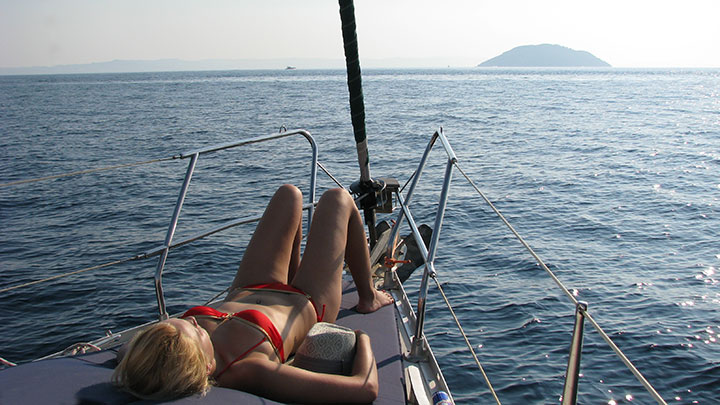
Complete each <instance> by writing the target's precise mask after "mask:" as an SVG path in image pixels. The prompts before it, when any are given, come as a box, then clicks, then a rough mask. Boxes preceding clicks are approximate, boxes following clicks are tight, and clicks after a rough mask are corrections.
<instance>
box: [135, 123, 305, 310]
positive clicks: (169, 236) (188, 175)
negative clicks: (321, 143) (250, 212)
mask: <svg viewBox="0 0 720 405" xmlns="http://www.w3.org/2000/svg"><path fill="white" fill-rule="evenodd" d="M293 135H302V136H303V137H305V139H307V141H308V142H309V143H310V146H311V148H312V164H311V167H310V192H309V195H308V200H309V206H307V205H306V206H305V207H306V208H307V209H308V222H307V223H308V227H309V226H310V223H311V222H312V214H313V205H312V203H313V202H314V201H315V181H316V179H317V166H318V165H317V161H318V148H317V144H316V143H315V139H314V138H313V137H312V135H311V134H310V132H308V131H306V130H303V129H295V130H291V131H284V132H280V133H277V134H271V135H265V136H259V137H256V138H251V139H246V140H240V141H236V142H230V143H225V144H219V145H214V146H210V147H208V148H203V149H199V150H195V151H192V152H188V153H182V154H180V156H179V158H181V159H186V158H190V163H189V164H188V167H187V170H186V172H185V178H184V179H183V183H182V187H181V188H180V193H179V195H178V199H177V202H176V203H175V209H174V211H173V215H172V218H171V220H170V226H169V227H168V230H167V233H166V235H165V242H164V243H163V245H162V246H161V247H160V248H158V249H155V250H154V251H151V252H148V253H152V254H158V252H159V254H160V258H159V259H158V264H157V268H156V270H155V295H156V297H157V302H158V312H159V319H160V320H165V319H167V318H168V317H169V315H168V313H167V308H166V306H165V295H164V293H163V287H162V275H163V269H164V268H165V262H166V260H167V257H168V254H169V253H170V249H172V248H173V247H177V246H180V245H182V244H185V243H189V242H191V241H192V240H196V239H200V238H201V237H205V236H208V235H210V234H212V233H215V232H219V231H220V230H223V229H227V228H229V227H231V226H235V225H239V224H240V223H245V222H248V221H235V223H228V224H224V225H222V226H220V227H217V228H216V229H215V230H211V231H209V232H203V233H201V234H199V235H197V236H195V237H193V238H189V239H188V240H185V241H183V243H178V244H173V237H174V236H175V229H176V228H177V222H178V219H179V218H180V211H181V210H182V206H183V203H184V201H185V196H186V195H187V192H188V188H189V186H190V180H191V179H192V175H193V172H194V171H195V166H196V165H197V162H198V159H199V158H200V156H201V155H206V154H209V153H213V152H219V151H223V150H227V149H232V148H236V147H239V146H244V145H250V144H254V143H260V142H267V141H271V140H275V139H280V138H285V137H289V136H293ZM308 231H309V229H308Z"/></svg>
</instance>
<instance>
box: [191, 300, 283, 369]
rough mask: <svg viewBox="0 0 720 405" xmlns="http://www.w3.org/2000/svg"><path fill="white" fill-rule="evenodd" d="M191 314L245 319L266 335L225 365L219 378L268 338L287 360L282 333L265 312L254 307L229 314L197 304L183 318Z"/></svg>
mask: <svg viewBox="0 0 720 405" xmlns="http://www.w3.org/2000/svg"><path fill="white" fill-rule="evenodd" d="M189 316H210V317H213V318H218V319H237V320H241V321H245V323H247V324H248V325H252V326H253V327H255V328H256V329H257V330H259V331H260V332H262V333H263V334H264V335H265V337H263V338H262V339H261V340H260V341H259V342H258V343H257V344H255V345H254V346H253V347H251V348H250V349H248V350H247V351H246V352H245V353H243V354H241V355H240V356H238V357H236V358H235V360H233V361H232V362H230V364H228V365H227V366H225V368H224V369H222V370H221V371H220V372H219V373H218V374H217V378H219V377H220V376H221V375H222V374H223V373H224V372H225V371H227V369H229V368H230V366H232V365H233V364H235V363H237V362H238V361H240V360H241V359H242V358H243V357H245V356H247V355H248V354H249V353H250V352H252V351H253V350H255V348H256V347H258V346H260V344H261V343H263V342H264V341H265V340H268V341H269V342H270V344H271V345H272V346H273V348H274V349H275V352H276V353H277V354H278V357H280V361H282V362H283V363H284V362H285V352H284V350H283V339H282V335H280V332H278V330H277V328H276V327H275V325H274V324H273V323H272V321H271V320H270V318H268V317H267V315H265V314H263V313H262V312H260V311H256V310H254V309H246V310H244V311H240V312H236V313H234V314H228V313H225V312H220V311H218V310H217V309H215V308H211V307H206V306H197V307H192V308H190V309H188V310H187V311H186V312H185V313H184V314H183V315H182V316H181V318H187V317H189Z"/></svg>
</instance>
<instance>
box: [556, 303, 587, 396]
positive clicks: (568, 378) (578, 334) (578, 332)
mask: <svg viewBox="0 0 720 405" xmlns="http://www.w3.org/2000/svg"><path fill="white" fill-rule="evenodd" d="M587 309H588V304H587V302H583V301H579V302H578V303H577V305H576V306H575V327H574V328H573V334H572V342H571V343H570V356H568V365H567V372H566V373H565V387H564V388H563V395H562V404H563V405H575V404H576V403H577V393H578V379H579V377H580V357H582V345H583V333H584V332H583V331H584V330H585V312H586V311H587Z"/></svg>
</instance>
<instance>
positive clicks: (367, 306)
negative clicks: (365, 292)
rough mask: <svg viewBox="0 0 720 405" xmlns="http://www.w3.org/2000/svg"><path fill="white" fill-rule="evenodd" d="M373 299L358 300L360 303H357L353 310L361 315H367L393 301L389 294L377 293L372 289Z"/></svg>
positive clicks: (377, 291)
mask: <svg viewBox="0 0 720 405" xmlns="http://www.w3.org/2000/svg"><path fill="white" fill-rule="evenodd" d="M373 293H374V297H372V298H371V299H367V300H364V299H362V298H360V302H358V304H357V306H356V307H355V309H356V310H357V311H358V312H360V313H361V314H368V313H370V312H375V311H377V310H378V309H380V308H382V307H384V306H385V305H390V304H392V303H393V302H395V300H394V299H393V297H392V295H390V293H388V292H386V291H385V290H382V291H379V290H376V289H374V288H373Z"/></svg>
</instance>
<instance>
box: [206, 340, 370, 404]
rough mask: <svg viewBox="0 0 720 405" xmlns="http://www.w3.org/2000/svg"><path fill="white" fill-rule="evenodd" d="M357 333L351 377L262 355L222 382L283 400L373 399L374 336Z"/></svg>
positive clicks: (238, 366)
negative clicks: (302, 366) (323, 371)
mask: <svg viewBox="0 0 720 405" xmlns="http://www.w3.org/2000/svg"><path fill="white" fill-rule="evenodd" d="M355 333H356V335H357V348H356V353H355V361H354V363H353V370H352V375H350V376H344V375H336V374H323V373H315V372H312V371H308V370H304V369H301V368H297V367H292V366H288V365H286V364H278V363H275V362H272V361H270V360H267V359H265V358H262V357H259V356H258V357H248V358H247V359H245V360H243V361H241V362H239V363H238V364H236V365H235V366H233V367H231V369H230V370H228V371H229V372H227V373H225V375H224V376H223V378H221V380H220V381H218V382H219V383H220V385H222V386H225V387H230V388H236V389H240V390H243V391H247V392H251V393H254V394H257V395H261V396H263V397H266V398H270V399H273V400H276V401H282V402H316V403H337V402H356V403H368V402H372V401H374V400H375V398H377V395H378V375H377V366H376V365H375V358H374V356H373V353H372V347H371V345H370V337H369V336H368V335H367V334H365V333H364V332H360V331H357V332H355Z"/></svg>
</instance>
